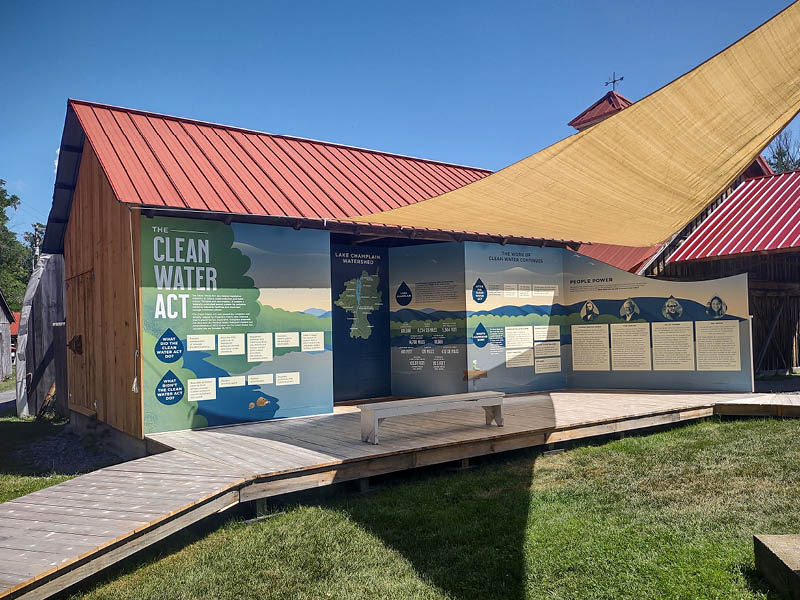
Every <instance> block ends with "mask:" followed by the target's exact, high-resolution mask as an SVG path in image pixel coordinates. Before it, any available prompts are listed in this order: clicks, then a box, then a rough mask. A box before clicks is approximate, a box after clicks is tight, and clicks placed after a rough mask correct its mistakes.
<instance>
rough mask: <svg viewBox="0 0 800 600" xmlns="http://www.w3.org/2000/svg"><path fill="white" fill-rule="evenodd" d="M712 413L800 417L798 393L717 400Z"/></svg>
mask: <svg viewBox="0 0 800 600" xmlns="http://www.w3.org/2000/svg"><path fill="white" fill-rule="evenodd" d="M714 413H715V414H717V415H723V416H738V417H800V393H783V394H752V395H747V396H745V397H742V398H735V399H733V400H727V401H724V402H719V403H718V404H716V405H715V406H714Z"/></svg>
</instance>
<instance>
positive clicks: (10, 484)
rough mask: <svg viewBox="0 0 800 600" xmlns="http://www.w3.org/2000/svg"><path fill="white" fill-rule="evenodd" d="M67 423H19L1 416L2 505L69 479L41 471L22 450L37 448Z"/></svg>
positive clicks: (48, 420) (8, 416)
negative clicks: (33, 446) (35, 446)
mask: <svg viewBox="0 0 800 600" xmlns="http://www.w3.org/2000/svg"><path fill="white" fill-rule="evenodd" d="M65 425H66V422H59V421H54V420H52V419H44V420H40V421H37V420H35V419H20V418H17V417H14V416H10V415H0V502H6V501H7V500H11V499H12V498H16V497H18V496H24V495H25V494H30V493H31V492H35V491H36V490H40V489H42V488H46V487H48V486H51V485H53V484H56V483H61V482H62V481H66V480H67V479H70V478H71V477H72V476H71V475H63V474H59V473H57V472H52V471H44V472H43V471H41V470H40V469H38V468H36V467H34V466H33V465H32V464H31V463H30V462H29V461H28V460H26V456H25V455H26V453H25V452H24V451H23V452H21V453H20V452H19V450H20V449H21V448H24V447H26V446H29V445H31V444H35V443H36V442H37V441H40V440H42V439H43V438H45V437H47V436H51V435H56V434H58V433H60V432H61V430H62V429H63V428H64V427H65Z"/></svg>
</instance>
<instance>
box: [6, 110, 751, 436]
mask: <svg viewBox="0 0 800 600" xmlns="http://www.w3.org/2000/svg"><path fill="white" fill-rule="evenodd" d="M59 156H60V159H59V164H58V171H57V175H56V183H55V191H54V197H53V207H52V210H51V212H50V216H49V218H48V225H47V231H46V234H45V239H44V242H43V250H44V252H46V253H49V254H50V255H60V254H63V260H64V282H65V294H64V295H65V298H66V336H65V340H64V345H66V346H67V347H68V348H69V351H68V352H67V358H66V364H67V369H66V370H67V375H68V377H67V378H68V407H69V410H71V411H72V413H73V414H74V415H79V416H76V420H78V421H81V420H82V419H94V420H97V421H100V422H102V423H105V424H106V425H109V426H110V427H112V428H114V429H115V430H117V431H119V432H122V433H124V434H126V435H127V436H129V437H131V438H133V439H136V440H142V439H144V438H145V436H147V435H150V434H156V433H159V432H164V431H176V430H183V429H197V428H203V427H215V426H220V425H228V424H234V423H243V422H254V421H259V420H269V419H272V418H275V416H276V415H277V416H278V417H294V416H305V415H311V414H322V413H327V412H331V411H332V410H333V404H334V402H340V401H352V400H364V399H375V398H385V397H389V396H393V397H409V396H431V395H447V394H457V393H462V392H467V391H468V390H469V391H472V390H473V389H476V388H478V387H481V386H488V385H491V386H492V387H491V389H493V390H495V389H496V391H500V392H504V393H530V392H533V391H537V390H554V389H565V388H567V387H569V386H575V387H581V388H586V387H601V388H603V387H604V388H613V389H622V388H631V389H671V388H672V387H673V386H674V381H675V379H674V372H675V371H676V370H678V371H682V372H683V374H682V379H681V381H682V384H681V385H682V388H683V389H702V390H718V391H748V390H750V389H751V388H752V377H751V375H752V373H751V362H752V361H751V356H750V344H749V339H750V333H749V326H748V324H747V315H746V312H747V309H746V292H745V289H744V286H743V281H742V280H741V279H740V280H737V281H730V282H727V283H726V284H725V286H726V290H727V291H726V297H728V298H730V301H731V308H732V310H731V311H730V312H729V313H728V314H725V315H718V316H717V317H712V316H709V315H708V314H707V313H706V312H705V310H704V308H703V307H704V304H703V303H705V302H706V300H707V295H708V293H709V290H708V285H706V284H687V283H683V284H680V285H675V286H671V285H670V286H665V285H663V284H662V283H659V282H652V281H650V280H647V279H644V278H638V277H637V276H635V275H631V274H630V273H620V272H619V271H617V270H616V269H612V268H611V267H609V266H607V265H603V264H602V263H597V262H594V261H592V260H589V259H587V258H586V257H584V256H581V255H580V254H576V253H575V252H574V250H576V249H577V248H578V247H579V244H578V243H576V242H571V241H566V240H551V239H539V238H532V237H512V236H507V235H501V234H496V233H492V232H489V233H481V232H470V231H452V230H443V229H432V228H423V227H405V226H396V225H386V224H383V225H376V224H371V223H368V222H367V223H364V222H355V221H353V220H351V219H352V218H356V217H363V216H365V215H373V214H376V213H381V212H382V211H386V210H389V209H392V208H400V207H404V206H408V205H412V204H415V203H418V202H420V201H423V200H427V199H430V198H433V197H435V196H439V195H442V194H444V193H447V192H449V191H453V190H456V189H458V188H461V187H463V186H465V185H467V184H469V183H472V182H476V181H478V180H480V179H482V178H484V177H485V176H487V175H488V174H489V171H486V170H482V169H476V168H471V167H464V166H460V165H453V164H446V163H441V162H435V161H430V160H423V159H418V158H410V157H405V156H399V155H395V154H390V153H386V152H377V151H373V150H364V149H360V148H353V147H347V146H342V145H337V144H330V143H325V142H318V141H312V140H305V139H299V138H293V137H287V136H279V135H273V134H266V133H260V132H256V131H250V130H244V129H240V128H235V127H225V126H221V125H215V124H210V123H203V122H197V121H191V120H188V119H181V118H176V117H169V116H164V115H157V114H153V113H147V112H143V111H137V110H130V109H123V108H118V107H112V106H107V105H102V104H96V103H89V102H84V101H76V100H70V101H69V102H68V105H67V116H66V122H65V125H64V133H63V136H62V143H61V152H60V155H59ZM390 265H391V268H389V267H390ZM567 273H569V275H570V276H571V277H574V278H576V281H569V282H568V281H567V279H566V277H567ZM489 278H491V279H489ZM612 279H614V280H615V281H617V280H620V281H621V280H625V281H629V283H630V284H631V285H633V286H634V287H635V288H636V289H639V290H640V294H641V296H640V297H639V298H640V300H641V302H642V308H641V312H640V311H639V307H638V306H637V305H636V303H635V302H634V301H633V299H631V298H628V297H627V294H628V293H629V292H627V291H620V290H618V289H617V288H616V287H614V286H612V287H611V288H605V287H604V285H603V282H607V281H611V280H612ZM467 280H469V281H467ZM406 282H408V283H410V284H411V285H410V286H409V285H408V283H406ZM412 288H413V289H412ZM645 288H647V289H648V290H650V292H649V293H645V292H644V289H645ZM390 289H391V293H390ZM609 289H610V290H611V291H608V290H609ZM628 289H631V288H629V287H625V286H623V287H622V288H621V290H628ZM619 294H622V296H621V297H619ZM680 294H684V295H682V296H681V295H680ZM674 295H678V296H679V297H680V298H681V299H682V301H683V302H684V306H685V307H686V315H685V317H684V318H683V320H684V321H686V322H685V323H684V325H687V326H690V331H694V327H695V325H694V323H699V322H702V321H715V323H714V327H715V331H718V332H723V333H722V334H720V335H723V336H728V337H725V338H724V340H722V341H721V343H726V344H729V346H730V347H731V348H733V349H734V350H735V352H733V353H732V354H731V355H730V356H728V357H727V358H726V361H727V362H726V363H725V364H723V363H717V362H715V361H714V360H711V361H706V362H704V363H703V364H700V363H701V361H700V360H698V361H697V364H695V361H694V360H692V361H690V362H687V361H686V360H685V357H683V358H680V360H678V359H677V358H676V360H675V362H674V363H670V364H671V365H672V366H671V367H669V368H666V367H664V365H663V364H659V365H657V366H656V365H655V362H654V361H651V359H650V355H651V351H650V344H649V339H650V337H649V336H650V326H649V324H648V323H649V322H651V321H652V322H663V321H666V320H673V319H675V318H680V314H681V312H682V311H683V309H682V308H680V307H678V309H679V310H678V313H676V314H677V316H676V314H667V313H665V312H664V310H665V309H664V306H666V302H667V301H669V302H671V303H674V304H676V305H677V300H676V299H675V297H674ZM595 300H598V301H600V302H599V306H600V307H601V309H602V311H603V313H604V314H603V315H602V320H603V321H604V323H605V325H600V330H599V333H600V335H601V336H602V335H603V332H606V333H607V332H608V331H609V327H610V325H609V324H612V323H622V322H626V321H629V320H637V319H639V320H640V323H639V325H640V326H641V327H643V326H645V325H647V327H646V330H647V339H648V345H647V347H646V348H639V347H637V348H638V349H637V352H639V354H640V355H641V360H640V361H639V362H638V363H637V365H638V366H637V368H636V369H633V370H628V372H626V370H625V369H621V368H620V369H612V368H611V362H610V358H609V360H606V361H605V363H604V362H603V361H596V362H591V361H588V362H587V360H588V359H587V358H586V357H587V356H589V355H590V354H592V353H591V352H589V351H588V350H586V349H585V348H583V349H581V350H580V351H579V352H577V353H576V356H578V357H579V358H578V359H575V368H574V369H573V368H572V367H573V354H572V352H571V347H572V345H573V338H572V331H573V329H572V328H573V327H581V328H582V327H595V326H594V325H587V326H584V325H583V322H584V321H587V320H594V319H595V318H600V314H599V312H598V308H597V306H595ZM484 302H486V304H483V303H484ZM589 306H591V307H592V308H591V309H590V310H591V311H592V314H590V315H588V316H587V315H585V314H582V311H585V310H587V307H589ZM625 306H628V307H629V308H630V309H631V311H629V313H625V314H623V310H624V308H625ZM734 306H735V308H734ZM633 308H635V311H633ZM632 311H633V312H632ZM634 312H635V314H636V315H638V316H635V315H634ZM722 317H724V318H723V319H722V320H716V319H719V318H722ZM484 321H485V322H486V323H487V325H484V324H483V322H484ZM706 325H708V323H706ZM536 326H539V327H537V328H536V329H535V327H536ZM698 327H699V326H698ZM23 329H24V327H23ZM706 330H709V329H708V328H707V327H706ZM585 331H586V330H585V329H580V330H578V338H576V339H578V340H579V341H578V342H576V343H578V344H584V345H586V344H591V343H593V342H591V340H586V339H580V334H581V332H585ZM592 331H598V330H597V329H596V328H595V329H593V330H592ZM682 331H684V332H685V331H686V328H683V329H682ZM709 331H710V330H709ZM20 333H21V335H22V333H23V331H22V330H21V332H20ZM537 335H538V336H540V337H539V338H537V340H538V342H541V343H539V344H538V345H537V344H535V343H534V338H535V336H537ZM681 335H683V340H684V342H686V340H688V342H686V343H688V344H691V345H693V344H694V343H695V342H694V338H693V337H692V336H691V335H689V336H688V337H687V336H686V334H685V333H683V334H681ZM711 335H717V334H716V333H712V334H711ZM606 337H608V336H606ZM507 341H508V344H510V345H507ZM607 342H608V340H607ZM609 343H610V342H609ZM334 346H336V348H337V351H336V352H334V351H333V347H334ZM506 348H508V351H506ZM536 348H538V352H540V354H539V355H538V356H535V351H536ZM682 356H683V355H682ZM740 357H741V360H740ZM706 358H707V357H706ZM589 363H591V364H589ZM487 365H488V366H487ZM604 365H605V366H604ZM662 367H664V368H662ZM600 371H605V372H604V373H600ZM481 389H483V390H486V389H489V388H487V387H482V388H481ZM37 406H38V404H37ZM278 411H280V412H278Z"/></svg>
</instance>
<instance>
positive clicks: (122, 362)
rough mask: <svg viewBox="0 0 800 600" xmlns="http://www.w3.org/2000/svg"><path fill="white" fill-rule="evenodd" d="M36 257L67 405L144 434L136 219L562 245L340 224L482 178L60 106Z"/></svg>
mask: <svg viewBox="0 0 800 600" xmlns="http://www.w3.org/2000/svg"><path fill="white" fill-rule="evenodd" d="M59 156H60V158H59V164H58V171H57V175H56V183H55V191H54V196H53V207H52V210H51V213H50V217H49V219H48V224H47V231H46V235H45V239H44V243H43V251H44V252H48V253H57V254H58V253H63V255H64V263H65V282H66V313H67V318H66V323H67V334H66V339H67V345H68V347H69V349H70V351H69V352H68V358H67V365H68V369H67V370H68V374H69V383H68V385H69V408H70V410H72V411H73V412H75V413H78V414H80V415H83V416H86V417H89V418H96V419H97V420H99V421H102V422H103V423H106V424H108V425H110V426H111V427H113V428H115V429H117V430H118V431H121V432H124V433H126V434H128V435H130V436H132V437H134V438H140V439H141V438H143V437H144V431H145V426H144V414H143V400H142V393H143V392H142V379H143V376H142V357H141V352H142V346H141V344H142V342H141V340H140V337H141V334H142V330H141V323H140V314H139V311H140V308H141V305H142V290H141V278H142V264H141V256H142V254H141V242H140V240H141V236H142V231H141V225H140V223H141V221H140V219H141V218H142V217H143V216H144V217H145V218H148V217H155V216H171V217H200V218H203V219H210V220H216V221H222V222H224V223H226V224H230V223H231V222H240V223H254V224H262V225H279V226H283V227H287V228H288V229H290V230H294V231H297V230H306V229H310V230H322V231H327V232H330V234H331V235H332V236H333V237H332V240H336V241H339V242H342V243H347V244H353V245H361V246H364V247H371V246H374V245H376V244H377V245H378V246H380V245H384V246H386V245H387V244H388V245H392V244H399V245H402V244H419V243H421V242H425V241H428V242H448V241H464V240H476V241H484V242H497V243H519V244H527V245H538V246H542V245H550V246H558V247H565V246H567V243H565V242H558V241H547V240H540V239H527V238H505V237H502V236H496V235H490V234H480V233H472V232H457V231H444V230H426V229H414V228H400V227H391V226H372V225H368V224H360V223H353V222H349V221H346V220H345V219H346V218H348V217H351V216H356V215H363V214H370V213H372V212H376V211H380V210H385V209H387V208H390V207H395V206H402V205H406V204H411V203H414V202H418V201H420V200H424V199H427V198H429V197H432V196H435V195H438V194H440V193H443V192H445V191H448V190H452V189H455V188H457V187H460V186H463V185H465V184H468V183H470V182H472V181H475V180H477V179H480V178H482V177H484V176H486V175H488V174H489V171H487V170H483V169H477V168H470V167H464V166H459V165H452V164H445V163H441V162H436V161H430V160H423V159H417V158H409V157H405V156H399V155H395V154H390V153H385V152H377V151H372V150H364V149H360V148H353V147H347V146H342V145H337V144H330V143H324V142H316V141H311V140H305V139H299V138H292V137H286V136H279V135H272V134H264V133H259V132H254V131H250V130H244V129H240V128H235V127H223V126H219V125H214V124H209V123H202V122H196V121H192V120H188V119H180V118H174V117H168V116H164V115H157V114H153V113H147V112H143V111H137V110H129V109H122V108H117V107H112V106H107V105H101V104H96V103H89V102H83V101H77V100H70V101H69V102H68V105H67V115H66V121H65V125H64V132H63V137H62V143H61V150H60V155H59Z"/></svg>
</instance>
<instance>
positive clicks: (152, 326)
mask: <svg viewBox="0 0 800 600" xmlns="http://www.w3.org/2000/svg"><path fill="white" fill-rule="evenodd" d="M141 242H142V243H141V252H142V256H141V259H142V273H141V318H142V343H141V345H142V373H143V376H142V379H143V381H142V382H141V386H142V394H143V404H144V431H145V433H155V432H160V431H173V430H179V429H189V428H196V427H206V426H216V425H226V424H230V423H242V422H248V421H261V420H265V419H272V418H280V417H294V416H301V415H311V414H319V413H325V412H330V411H332V410H333V385H332V381H333V361H332V339H331V288H330V286H331V283H330V282H331V279H330V236H329V233H328V232H325V231H317V230H308V229H301V230H294V229H290V228H285V227H273V226H268V225H254V224H244V223H234V224H232V225H226V224H224V223H222V222H219V221H211V220H203V219H177V218H168V217H155V218H148V217H143V218H142V220H141Z"/></svg>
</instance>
